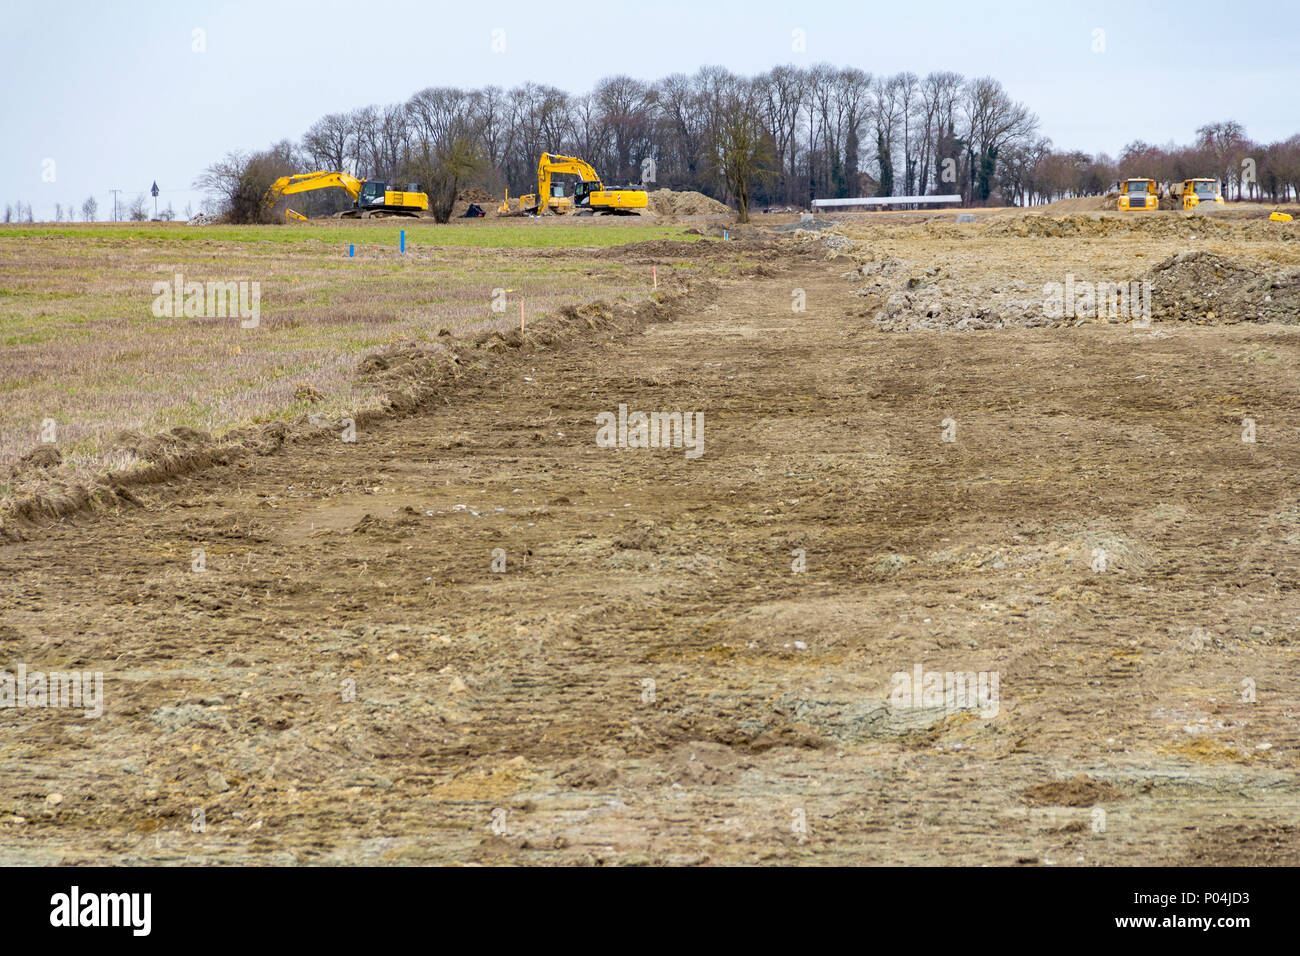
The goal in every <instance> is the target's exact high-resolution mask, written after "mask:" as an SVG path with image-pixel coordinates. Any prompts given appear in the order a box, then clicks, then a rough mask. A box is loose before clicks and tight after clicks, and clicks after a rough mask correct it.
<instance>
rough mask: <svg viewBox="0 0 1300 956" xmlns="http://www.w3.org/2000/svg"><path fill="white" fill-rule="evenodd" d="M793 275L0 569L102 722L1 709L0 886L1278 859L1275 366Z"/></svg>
mask: <svg viewBox="0 0 1300 956" xmlns="http://www.w3.org/2000/svg"><path fill="white" fill-rule="evenodd" d="M963 241H964V240H953V242H954V243H956V242H963ZM1139 241H1140V240H1133V242H1134V245H1133V248H1141V246H1140V245H1138V242H1139ZM902 242H903V240H901V239H898V240H890V239H887V238H885V237H881V238H879V239H878V240H873V241H872V242H871V243H869V245H871V246H872V247H873V249H872V251H871V252H870V255H872V256H883V255H888V254H891V250H892V252H900V253H901V252H902V249H901V244H902ZM790 245H791V246H792V247H793V245H794V244H793V243H791V244H790ZM837 245H838V243H833V244H831V245H830V246H826V245H823V246H816V245H813V244H809V246H810V249H811V250H812V251H811V252H810V253H809V254H804V255H793V254H788V253H787V254H785V255H778V254H777V253H776V252H775V251H773V248H770V247H761V248H756V247H753V246H750V245H749V244H748V243H735V244H732V245H731V246H730V249H731V253H730V254H732V255H734V256H735V257H736V260H737V264H738V268H737V270H736V272H735V274H734V275H733V277H731V278H725V279H722V280H717V281H713V282H710V283H708V284H707V285H698V284H697V286H696V287H695V288H694V289H693V291H692V293H691V297H690V298H689V299H687V300H685V301H684V304H683V305H681V306H679V307H676V308H670V307H655V306H649V305H647V306H644V307H642V309H641V310H640V311H639V314H638V322H637V323H636V325H637V326H638V327H639V328H637V327H626V326H625V327H619V328H615V327H610V326H602V325H600V324H599V323H592V325H593V326H594V327H592V328H590V330H589V332H587V333H586V334H585V335H584V336H583V337H582V338H580V339H579V340H576V341H569V342H567V343H563V344H556V345H553V346H537V345H530V344H528V343H525V342H518V343H507V344H506V345H505V346H503V347H501V348H500V349H498V350H497V351H496V353H495V356H494V361H493V362H490V363H487V364H485V365H484V367H483V368H482V369H479V370H477V371H476V372H475V373H474V374H472V375H466V376H465V377H464V378H463V379H461V380H460V381H459V382H458V383H457V386H456V388H455V389H454V391H447V390H441V391H437V392H436V393H434V394H433V395H431V396H429V397H428V398H427V400H426V401H424V402H423V404H421V405H420V406H419V407H417V408H414V409H408V410H406V414H401V415H395V416H392V417H388V418H376V419H375V420H373V421H369V422H367V423H365V424H364V426H363V427H359V429H358V431H357V435H356V441H355V442H354V443H352V442H344V441H342V440H336V439H334V438H333V437H331V436H326V437H324V438H321V439H319V440H314V441H306V442H299V443H286V444H284V445H283V446H281V447H279V448H278V450H276V451H275V452H274V453H272V454H266V455H255V456H246V457H243V458H240V459H238V460H235V461H231V462H229V463H228V464H225V465H222V464H214V465H213V466H212V467H210V468H207V469H204V470H201V471H197V472H194V473H191V474H188V475H183V476H180V477H177V478H174V479H172V480H169V481H166V482H163V483H160V484H157V485H151V486H147V487H143V488H140V489H137V490H136V491H135V494H134V497H135V499H136V500H137V501H138V504H136V505H131V504H129V503H126V502H122V503H120V506H118V507H115V508H114V509H113V510H111V511H109V512H107V513H78V514H76V515H73V516H70V517H66V518H64V519H62V520H59V521H58V522H56V523H51V524H47V525H45V526H43V527H42V528H40V529H39V533H33V534H31V535H30V536H29V539H28V540H26V541H21V542H16V543H11V544H7V545H4V546H3V547H0V572H2V576H0V580H2V581H3V584H2V585H0V613H2V615H3V617H2V622H0V634H2V635H3V638H4V647H5V651H6V656H7V660H8V662H9V665H8V666H10V669H11V670H12V666H13V665H12V662H17V661H24V662H26V663H27V665H28V667H29V669H32V670H35V669H45V670H60V669H62V670H72V669H77V670H99V671H103V672H104V675H105V694H106V697H107V703H106V706H105V712H104V715H103V716H102V717H100V718H99V719H96V720H89V719H84V718H82V717H81V716H79V715H78V714H73V713H69V712H67V711H59V710H5V711H0V742H2V749H0V754H2V758H0V759H2V760H3V764H2V766H0V830H2V831H3V850H0V862H5V863H16V862H21V863H55V862H63V863H180V862H202V863H228V864H229V863H394V864H401V863H453V862H455V863H473V862H477V863H525V864H573V863H588V864H590V863H598V864H633V863H672V864H697V863H710V864H729V863H756V862H760V863H773V862H775V863H828V864H829V863H839V864H845V863H848V864H884V863H906V864H923V863H924V864H966V865H974V864H1002V865H1015V864H1041V865H1048V864H1061V865H1098V864H1162V863H1180V864H1197V865H1203V864H1216V865H1218V864H1247V865H1249V864H1283V863H1286V864H1292V865H1294V864H1297V863H1300V784H1298V783H1297V777H1296V770H1297V764H1298V763H1300V730H1298V725H1297V716H1298V715H1300V671H1298V669H1297V666H1296V665H1297V659H1296V649H1297V646H1300V645H1298V644H1297V625H1298V624H1300V592H1298V590H1297V584H1296V581H1297V572H1300V490H1298V489H1297V485H1296V480H1295V476H1296V474H1297V467H1298V466H1300V374H1298V372H1300V348H1298V347H1297V346H1298V345H1300V334H1298V333H1297V330H1296V329H1294V328H1293V327H1289V326H1282V325H1274V324H1269V325H1257V324H1252V325H1225V326H1218V325H1212V326H1197V325H1188V324H1178V323H1164V322H1157V323H1156V324H1155V325H1154V327H1152V328H1148V329H1142V330H1136V329H1133V328H1131V327H1129V326H1126V325H1119V324H1111V323H1105V322H1098V323H1089V324H1085V325H1082V326H1080V327H1072V326H1071V327H1054V328H1001V329H995V330H989V331H967V332H951V331H947V332H945V331H937V330H936V331H909V332H901V333H894V332H885V331H882V330H880V329H879V328H877V326H876V325H875V323H874V321H873V319H874V317H875V315H876V314H877V313H878V312H879V311H880V309H881V307H882V306H883V304H884V301H885V299H886V298H887V297H888V295H891V294H893V291H894V289H895V288H896V286H895V285H894V284H893V283H894V282H895V281H897V282H903V281H905V280H906V279H907V277H908V274H909V272H908V269H911V268H912V265H913V264H915V265H917V266H919V267H921V268H928V267H930V266H931V265H943V266H944V267H945V268H947V267H948V264H949V263H948V260H946V259H942V258H941V257H940V256H939V255H938V254H937V253H936V252H934V251H933V250H932V249H930V248H929V247H926V246H924V244H915V245H914V248H913V249H912V250H911V251H910V252H907V253H906V255H899V258H902V259H906V260H907V261H908V263H909V265H908V269H903V270H901V271H900V272H899V274H898V275H897V276H896V277H895V278H893V279H890V281H889V282H887V283H885V284H884V286H882V287H881V288H879V289H868V290H867V291H866V292H865V294H858V295H855V294H854V293H855V292H862V290H863V288H864V277H863V275H862V273H861V266H862V265H863V263H866V262H869V261H872V260H871V259H869V258H868V254H867V252H865V251H863V249H862V247H861V246H859V247H857V254H856V258H854V257H851V256H847V255H845V254H842V253H841V251H840V250H839V249H838V248H837ZM975 251H976V250H974V249H971V252H972V253H975ZM652 252H653V250H647V249H643V250H640V251H638V250H635V249H633V250H630V251H629V252H627V253H624V254H625V255H631V256H633V257H637V256H640V255H650V254H652ZM710 254H711V255H720V254H721V253H720V252H718V251H716V250H711V251H710ZM945 255H947V254H946V253H945ZM1062 257H1063V258H1062V261H1061V265H1062V268H1064V267H1066V266H1067V265H1068V261H1067V260H1068V253H1062ZM800 291H802V293H803V296H804V299H805V301H806V306H807V310H806V311H804V312H796V311H793V309H792V303H793V302H795V301H797V297H798V293H799V292H800ZM620 403H625V404H627V405H628V406H629V409H632V410H644V411H682V412H686V411H701V412H703V414H704V420H705V432H704V449H705V450H704V454H703V455H702V456H701V457H699V458H698V459H694V460H691V459H688V458H687V457H686V455H685V454H684V452H683V449H681V448H649V449H641V448H623V449H618V448H602V447H598V446H597V444H596V441H595V436H596V427H597V426H596V422H595V416H596V415H597V414H599V413H600V412H603V411H616V410H617V408H618V406H619V405H620ZM1246 417H1249V418H1251V419H1252V421H1253V422H1255V423H1256V426H1257V432H1256V436H1255V437H1256V441H1254V442H1245V441H1243V440H1242V436H1243V425H1242V421H1243V418H1246ZM946 420H950V421H951V423H952V424H951V425H949V424H947V423H946ZM945 429H947V430H948V432H947V433H948V434H950V435H952V437H954V438H955V440H954V441H945V440H944V435H945ZM196 549H202V551H203V552H204V553H205V561H206V570H204V571H201V572H199V571H195V570H193V569H192V568H193V564H192V562H193V561H194V551H195V550H196ZM497 549H500V550H499V551H498V550H497ZM1099 551H1100V552H1102V553H1103V554H1104V556H1105V558H1106V560H1105V562H1104V565H1103V568H1102V569H1100V570H1097V569H1096V568H1097V555H1098V552H1099ZM800 553H802V559H803V561H804V562H806V570H802V571H797V570H795V567H796V566H797V565H798V564H799V562H800ZM502 557H504V562H505V564H504V571H503V572H500V573H497V572H495V571H494V570H493V563H494V560H496V561H497V562H498V567H500V564H499V561H500V559H501V558H502ZM916 665H922V666H923V668H924V669H925V670H927V671H960V672H996V673H997V674H998V675H999V678H1000V702H999V706H998V712H997V713H996V715H995V716H989V717H985V716H981V714H980V713H979V712H976V711H973V710H970V709H960V708H953V707H948V706H946V705H941V706H930V707H919V708H901V707H899V706H896V705H895V702H891V700H890V691H891V681H892V678H893V675H895V674H896V673H900V672H902V673H911V672H912V671H913V668H914V667H915V666H916ZM1252 688H1253V691H1254V693H1253V700H1252V699H1251V698H1252V694H1251V693H1249V690H1250V689H1252ZM353 691H354V694H353ZM1099 810H1100V812H1099ZM200 811H201V814H200V813H199V812H200ZM200 819H202V821H203V824H204V825H203V827H201V828H200V827H198V826H197V823H196V821H198V820H200Z"/></svg>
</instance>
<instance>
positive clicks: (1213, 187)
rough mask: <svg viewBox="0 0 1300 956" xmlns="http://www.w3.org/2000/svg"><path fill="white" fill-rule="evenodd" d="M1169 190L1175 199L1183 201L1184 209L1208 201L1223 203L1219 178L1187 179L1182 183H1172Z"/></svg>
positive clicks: (1210, 202) (1209, 202)
mask: <svg viewBox="0 0 1300 956" xmlns="http://www.w3.org/2000/svg"><path fill="white" fill-rule="evenodd" d="M1169 192H1170V193H1171V194H1172V195H1173V197H1174V198H1175V199H1181V200H1182V201H1183V210H1184V211H1187V210H1192V209H1195V208H1196V207H1197V206H1202V205H1205V204H1207V203H1208V204H1209V205H1212V206H1222V205H1223V196H1222V195H1221V194H1220V193H1219V181H1218V180H1217V179H1199V178H1198V179H1185V180H1183V182H1182V183H1181V184H1179V183H1173V184H1171V185H1170V187H1169Z"/></svg>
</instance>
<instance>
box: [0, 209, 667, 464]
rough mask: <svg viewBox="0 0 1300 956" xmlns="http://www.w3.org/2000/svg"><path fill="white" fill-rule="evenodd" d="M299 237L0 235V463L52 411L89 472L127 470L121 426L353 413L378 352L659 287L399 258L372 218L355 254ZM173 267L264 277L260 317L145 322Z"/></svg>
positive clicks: (571, 268) (575, 261) (481, 252)
mask: <svg viewBox="0 0 1300 956" xmlns="http://www.w3.org/2000/svg"><path fill="white" fill-rule="evenodd" d="M286 232H287V231H286V230H281V231H280V234H285V233H286ZM393 232H394V237H395V233H396V230H395V229H394V230H393ZM591 234H593V235H594V234H596V231H595V230H593V231H591ZM599 234H600V235H601V236H602V237H604V236H606V235H609V236H614V235H618V236H620V237H621V238H624V239H626V238H628V237H627V236H624V235H623V231H622V230H619V231H618V232H613V231H606V230H600V231H599ZM301 235H302V236H303V238H302V239H301V240H300V241H289V242H285V241H274V242H265V241H249V240H248V239H247V238H246V237H243V238H240V239H239V240H228V239H225V238H206V239H205V238H197V233H196V231H195V230H188V231H186V230H181V229H178V228H172V229H170V230H157V231H156V234H150V233H147V231H146V233H145V234H140V235H135V234H127V233H124V232H123V231H122V230H120V229H117V230H115V229H113V228H111V227H106V228H104V229H103V230H98V231H96V230H93V229H88V228H85V227H82V228H81V229H78V230H72V231H69V230H67V229H59V228H54V227H51V228H50V229H49V230H48V231H47V232H44V233H42V232H40V231H39V230H38V231H36V232H35V233H34V234H32V230H30V229H29V230H27V233H24V234H22V235H18V234H15V233H12V231H11V232H9V233H3V232H0V343H2V344H3V345H4V349H3V351H0V392H2V393H3V408H2V409H0V469H3V468H5V467H7V466H9V465H12V464H13V463H14V462H15V461H16V460H17V459H19V458H20V457H21V456H23V455H25V454H27V453H29V452H31V451H32V450H33V448H35V447H36V446H37V445H38V443H39V441H40V435H41V427H42V422H43V421H44V420H46V419H52V420H53V421H54V422H55V423H56V424H57V427H58V431H57V439H58V440H57V447H58V449H59V450H60V451H61V452H62V454H63V456H64V462H65V464H68V465H71V466H72V468H73V469H74V470H77V469H82V468H85V469H95V470H98V469H102V468H104V467H106V466H107V467H113V466H114V465H115V464H117V465H119V466H120V463H115V462H112V461H109V460H108V459H109V457H111V456H110V455H108V454H107V453H108V450H109V449H110V448H111V446H112V439H113V437H114V436H115V435H116V434H117V433H118V432H121V431H124V430H130V431H136V432H143V433H145V434H152V433H154V432H157V431H161V430H164V429H167V428H172V427H176V426H185V427H189V428H195V429H200V430H203V431H208V432H212V433H214V434H220V433H221V432H223V431H225V430H227V429H229V428H231V427H235V426H240V425H246V424H252V423H257V422H261V421H266V420H270V419H276V418H282V419H289V418H293V417H295V416H297V415H299V414H302V413H304V412H308V411H312V412H321V413H323V414H326V415H335V416H337V415H343V414H348V413H355V412H357V411H360V410H363V409H365V408H369V407H373V406H374V405H375V404H377V403H378V400H379V396H378V395H376V394H375V393H374V392H373V391H372V390H370V389H368V388H367V387H366V386H364V385H363V384H361V383H359V382H358V381H357V380H356V378H355V374H354V373H355V369H356V366H357V362H358V360H359V358H360V357H361V356H363V355H364V354H365V353H366V352H368V351H369V350H371V349H373V348H376V347H379V346H383V345H386V344H389V343H393V342H398V341H417V342H420V341H424V342H428V341H433V340H436V339H438V338H439V333H440V332H441V331H443V330H446V332H448V333H450V334H451V335H452V336H463V335H466V334H467V333H475V332H479V331H481V330H483V329H486V328H502V329H504V328H509V327H515V326H517V325H518V322H519V303H520V299H523V300H524V302H525V308H526V311H527V314H528V315H529V316H530V317H538V316H540V315H542V314H545V313H547V312H549V311H552V310H554V309H556V308H558V307H559V306H561V305H564V304H568V303H572V302H580V301H588V300H592V299H597V298H599V299H605V300H607V301H610V302H618V301H626V300H631V299H635V298H640V297H644V296H646V295H648V294H649V293H650V291H651V276H650V273H649V269H647V268H646V267H644V266H641V265H632V264H627V263H621V262H619V261H617V260H611V259H608V258H606V259H601V260H588V259H584V258H583V257H582V255H581V254H580V253H578V254H569V255H566V256H561V257H556V256H545V257H542V256H541V255H539V254H538V253H537V252H534V251H531V250H527V249H523V248H517V249H507V248H496V249H492V248H477V247H475V248H467V247H460V248H452V247H443V248H431V247H427V246H415V247H414V248H408V254H407V255H406V256H400V255H398V253H397V249H396V246H395V243H392V242H387V241H383V242H381V237H382V239H384V240H387V239H388V238H392V237H388V235H387V230H385V231H384V232H383V233H381V232H380V231H378V230H372V231H369V232H364V233H363V235H364V236H366V237H367V238H370V239H372V240H373V241H371V242H367V243H366V244H364V245H360V247H359V248H358V249H357V256H356V258H353V259H349V258H348V257H347V256H346V248H343V249H342V250H340V248H339V247H338V246H337V245H336V244H326V243H323V242H321V241H319V240H317V239H315V238H312V235H313V234H311V233H303V234H301ZM213 236H220V237H224V236H225V233H224V232H221V231H220V230H217V231H214V232H213ZM529 236H530V237H531V230H530V231H529ZM409 238H410V237H409V236H408V239H409ZM631 238H643V237H642V236H640V235H632V236H631ZM660 272H661V274H662V273H664V272H665V268H664V267H661V268H660ZM177 273H179V274H181V275H183V276H184V277H185V281H187V282H190V281H196V282H207V281H222V282H239V281H244V280H247V281H250V282H254V281H255V282H258V283H260V290H261V299H260V324H259V326H258V327H257V328H252V329H245V328H242V327H241V323H240V319H239V318H238V316H235V317H226V318H220V317H195V318H184V317H179V318H167V317H164V318H157V317H155V316H154V315H153V313H152V309H151V307H152V305H153V303H154V299H155V296H154V293H153V285H154V283H155V282H159V281H171V280H172V278H173V277H174V276H175V275H176V274H177ZM498 288H500V289H506V290H509V291H508V292H507V294H506V297H505V311H504V313H502V312H494V311H493V309H492V302H493V290H494V289H498ZM442 340H443V341H446V339H445V338H443V339H442ZM303 386H307V387H306V388H304V387H303Z"/></svg>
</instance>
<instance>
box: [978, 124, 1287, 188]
mask: <svg viewBox="0 0 1300 956" xmlns="http://www.w3.org/2000/svg"><path fill="white" fill-rule="evenodd" d="M1001 176H1002V187H1003V191H1004V193H1005V196H1006V198H1007V200H1008V201H1009V202H1012V203H1017V204H1035V203H1044V202H1052V201H1053V200H1056V199H1062V198H1066V197H1072V196H1095V195H1099V194H1101V193H1105V192H1106V191H1107V190H1109V189H1111V188H1112V187H1113V186H1114V184H1115V183H1116V182H1118V181H1119V180H1121V179H1127V178H1129V177H1142V178H1147V179H1155V180H1158V181H1159V182H1162V183H1176V182H1181V181H1183V180H1185V179H1194V178H1198V177H1210V178H1214V179H1217V180H1219V182H1220V184H1221V186H1222V189H1223V192H1224V195H1225V196H1227V197H1231V198H1235V199H1238V200H1260V201H1265V200H1266V201H1269V202H1274V203H1279V202H1285V201H1287V200H1289V199H1292V198H1295V197H1300V134H1297V135H1295V136H1292V137H1290V138H1289V139H1286V140H1282V141H1280V142H1276V143H1257V142H1254V141H1252V140H1251V139H1250V138H1249V137H1247V135H1246V130H1245V129H1244V128H1243V127H1242V125H1241V124H1240V123H1237V122H1235V121H1233V120H1228V121H1226V122H1221V123H1207V124H1206V125H1204V126H1202V127H1201V128H1200V129H1198V130H1197V131H1196V139H1195V141H1194V142H1192V143H1191V144H1189V145H1186V146H1176V145H1174V144H1172V143H1171V144H1169V145H1166V146H1152V145H1151V144H1149V143H1145V142H1142V141H1140V140H1138V141H1135V142H1132V143H1129V144H1128V145H1127V146H1125V147H1124V150H1123V152H1122V153H1121V154H1120V156H1119V159H1112V158H1111V157H1109V156H1107V155H1105V154H1104V153H1101V154H1098V155H1096V156H1090V155H1088V154H1087V153H1082V152H1056V151H1054V150H1052V148H1051V141H1050V140H1046V139H1039V140H1035V141H1033V142H1031V143H1028V144H1017V145H1016V146H1015V147H1013V148H1012V149H1011V150H1009V151H1007V152H1005V153H1004V154H1003V155H1002V170H1001Z"/></svg>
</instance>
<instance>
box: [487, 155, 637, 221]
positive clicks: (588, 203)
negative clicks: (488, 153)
mask: <svg viewBox="0 0 1300 956" xmlns="http://www.w3.org/2000/svg"><path fill="white" fill-rule="evenodd" d="M563 173H570V174H572V175H574V176H577V177H578V182H576V183H573V184H572V187H573V193H572V195H565V186H566V184H565V183H561V182H552V180H551V177H552V176H555V175H557V174H563ZM647 204H648V200H647V197H646V192H645V190H644V189H641V188H639V187H636V186H624V187H619V188H615V189H606V188H605V186H604V184H603V183H602V182H601V181H600V176H599V175H598V174H597V173H596V170H595V169H593V168H592V165H591V164H590V163H588V162H587V161H586V160H582V159H579V158H578V157H576V156H560V155H557V154H554V153H542V155H541V158H540V159H538V160H537V192H536V193H530V194H528V195H527V196H520V197H519V209H520V211H522V212H532V213H536V214H537V215H539V216H540V215H543V214H544V213H548V212H549V213H553V214H555V215H564V214H565V213H568V212H573V211H576V212H577V213H578V214H579V215H581V214H583V213H598V212H601V213H612V214H623V215H639V214H640V211H641V210H642V209H645V208H646V205H647ZM509 205H510V193H509V192H507V193H506V201H505V202H503V203H502V204H501V207H502V209H503V210H505V211H508V210H509Z"/></svg>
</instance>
